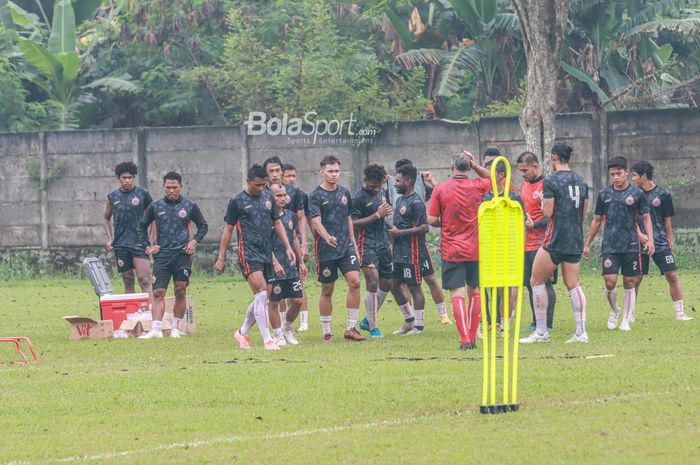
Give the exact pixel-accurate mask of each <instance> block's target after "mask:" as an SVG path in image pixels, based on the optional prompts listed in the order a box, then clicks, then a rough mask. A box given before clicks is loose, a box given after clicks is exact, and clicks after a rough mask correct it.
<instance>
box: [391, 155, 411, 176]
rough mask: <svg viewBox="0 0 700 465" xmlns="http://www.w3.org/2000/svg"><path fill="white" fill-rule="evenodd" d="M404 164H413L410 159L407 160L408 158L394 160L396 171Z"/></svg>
mask: <svg viewBox="0 0 700 465" xmlns="http://www.w3.org/2000/svg"><path fill="white" fill-rule="evenodd" d="M406 165H413V162H412V161H411V160H409V159H408V158H402V159H401V160H397V161H396V164H395V165H394V169H395V170H396V172H397V173H398V171H399V168H401V167H402V166H406Z"/></svg>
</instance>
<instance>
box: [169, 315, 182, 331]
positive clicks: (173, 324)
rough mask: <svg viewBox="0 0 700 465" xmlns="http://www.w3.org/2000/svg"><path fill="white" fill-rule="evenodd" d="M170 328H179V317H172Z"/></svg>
mask: <svg viewBox="0 0 700 465" xmlns="http://www.w3.org/2000/svg"><path fill="white" fill-rule="evenodd" d="M171 327H172V329H180V318H177V317H173V322H172V326H171Z"/></svg>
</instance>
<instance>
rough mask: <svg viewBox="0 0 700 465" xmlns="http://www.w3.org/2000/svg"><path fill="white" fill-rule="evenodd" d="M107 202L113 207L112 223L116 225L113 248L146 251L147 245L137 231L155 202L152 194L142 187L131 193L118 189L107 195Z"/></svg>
mask: <svg viewBox="0 0 700 465" xmlns="http://www.w3.org/2000/svg"><path fill="white" fill-rule="evenodd" d="M107 201H108V202H109V203H110V205H112V223H113V225H114V239H113V240H112V247H128V248H136V249H139V250H144V249H145V248H146V244H145V243H142V242H141V241H140V240H139V234H138V232H137V229H138V224H139V220H140V219H141V217H142V216H143V214H144V212H145V211H146V209H147V208H148V206H149V205H150V204H151V203H152V202H153V198H151V194H149V193H148V191H147V190H145V189H141V188H140V187H134V188H133V189H131V190H130V191H129V192H123V191H122V190H121V189H117V190H115V191H112V192H110V193H109V194H107Z"/></svg>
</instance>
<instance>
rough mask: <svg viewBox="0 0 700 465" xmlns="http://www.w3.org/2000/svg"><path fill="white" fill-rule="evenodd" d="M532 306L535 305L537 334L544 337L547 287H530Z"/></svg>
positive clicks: (540, 285)
mask: <svg viewBox="0 0 700 465" xmlns="http://www.w3.org/2000/svg"><path fill="white" fill-rule="evenodd" d="M532 295H533V299H532V300H533V304H535V325H536V326H537V328H536V329H535V331H537V334H539V335H540V336H544V334H545V333H546V332H547V301H548V300H549V298H548V297H547V286H545V285H544V284H538V285H537V286H532Z"/></svg>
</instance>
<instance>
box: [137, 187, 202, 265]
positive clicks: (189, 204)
mask: <svg viewBox="0 0 700 465" xmlns="http://www.w3.org/2000/svg"><path fill="white" fill-rule="evenodd" d="M154 221H155V222H156V231H157V232H158V239H157V243H158V245H159V246H160V252H159V255H160V254H165V255H170V254H176V253H181V252H182V251H183V249H184V248H185V246H187V243H188V242H189V241H190V240H191V239H194V240H196V241H197V242H201V241H202V239H203V238H204V236H206V235H207V231H209V226H207V222H206V221H204V216H202V212H201V211H200V210H199V207H198V206H197V204H196V203H194V202H193V201H191V200H190V199H188V198H186V197H183V196H180V198H178V199H177V200H176V201H174V202H171V201H170V200H168V199H167V198H166V197H163V198H162V199H160V200H157V201H155V202H153V203H152V204H151V205H150V206H149V207H148V208H147V209H146V212H145V213H144V214H143V216H142V217H141V220H140V221H139V230H138V232H139V239H140V240H141V242H142V243H144V244H145V243H147V242H148V233H147V229H148V226H149V225H150V224H151V223H152V222H154ZM191 223H194V224H195V225H196V226H197V234H195V236H194V237H193V238H191V237H190V232H191V226H192V225H191Z"/></svg>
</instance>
